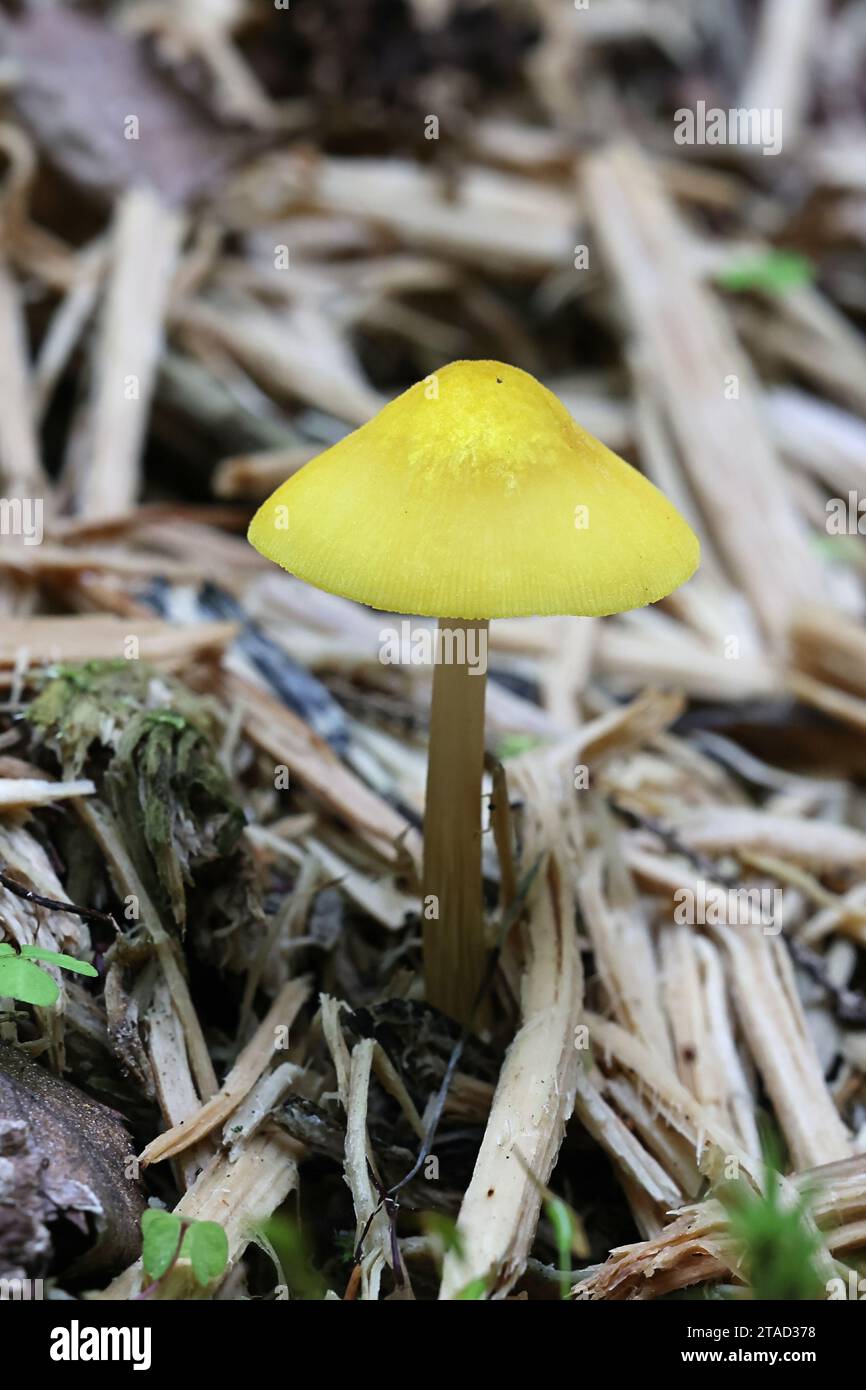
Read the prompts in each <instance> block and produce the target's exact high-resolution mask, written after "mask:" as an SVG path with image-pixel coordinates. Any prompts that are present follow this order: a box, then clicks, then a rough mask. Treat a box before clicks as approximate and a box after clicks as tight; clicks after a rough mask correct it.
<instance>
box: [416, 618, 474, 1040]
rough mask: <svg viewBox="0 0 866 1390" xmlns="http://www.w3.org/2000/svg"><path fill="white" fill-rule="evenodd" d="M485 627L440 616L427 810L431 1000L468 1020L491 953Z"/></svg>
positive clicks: (426, 913) (427, 931)
mask: <svg viewBox="0 0 866 1390" xmlns="http://www.w3.org/2000/svg"><path fill="white" fill-rule="evenodd" d="M487 628H488V624H487V622H486V621H477V622H476V621H472V622H467V621H463V620H458V619H444V618H443V619H441V620H440V623H439V636H440V642H439V652H438V660H437V664H436V666H435V669H434V675H433V704H432V709H431V714H430V751H429V760H428V767H427V805H426V811H425V816H424V896H423V901H422V914H423V920H424V976H425V980H426V991H427V999H428V1001H429V1002H430V1003H431V1004H435V1005H436V1007H437V1008H440V1009H442V1010H443V1012H444V1013H447V1014H449V1015H450V1016H451V1017H452V1018H454V1019H456V1020H457V1021H458V1022H459V1023H464V1024H465V1023H468V1022H469V1020H470V1014H471V1009H472V1003H473V1001H474V999H475V996H476V993H477V991H478V987H479V985H480V983H481V978H482V975H483V973H484V965H485V961H486V955H487V947H486V943H485V939H484V926H483V921H484V919H483V912H482V892H481V779H482V773H483V770H484V694H485V688H486V684H487V677H486V655H487ZM479 654H482V655H483V658H484V659H483V661H478V660H477V658H478V656H479ZM467 657H468V660H467V659H466V658H467ZM476 1021H477V1020H476Z"/></svg>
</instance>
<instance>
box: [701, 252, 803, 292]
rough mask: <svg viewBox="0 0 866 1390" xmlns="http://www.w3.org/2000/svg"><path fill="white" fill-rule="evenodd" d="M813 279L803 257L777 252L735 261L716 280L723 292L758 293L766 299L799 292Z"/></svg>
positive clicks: (794, 253) (792, 253) (763, 253)
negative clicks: (754, 291) (767, 295)
mask: <svg viewBox="0 0 866 1390" xmlns="http://www.w3.org/2000/svg"><path fill="white" fill-rule="evenodd" d="M814 278H815V271H814V267H813V265H812V262H811V261H810V260H809V259H808V258H807V257H806V256H800V255H798V254H797V253H796V252H793V251H776V250H770V251H766V252H762V253H760V254H758V255H755V256H750V257H745V258H744V259H743V260H740V261H735V262H734V264H733V265H731V266H728V267H727V268H726V269H725V270H722V271H721V272H720V273H719V274H718V275H717V276H716V280H717V281H718V283H719V284H720V285H721V286H722V288H723V289H726V290H731V291H733V292H734V293H743V292H747V291H749V290H757V291H759V292H760V293H761V294H769V295H784V294H787V293H788V291H789V290H796V289H801V288H802V287H803V286H804V285H809V284H811V283H812V281H813V279H814Z"/></svg>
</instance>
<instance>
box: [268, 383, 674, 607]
mask: <svg viewBox="0 0 866 1390" xmlns="http://www.w3.org/2000/svg"><path fill="white" fill-rule="evenodd" d="M249 539H250V541H251V542H252V544H253V545H254V546H255V547H256V549H257V550H259V551H261V553H262V554H263V555H266V556H267V557H268V559H270V560H275V561H276V562H277V564H279V565H282V566H283V568H284V569H287V570H291V572H292V573H293V574H296V575H298V576H299V577H300V578H301V579H305V580H307V581H308V582H309V583H310V584H314V585H315V586H316V587H317V588H319V589H326V590H327V591H328V592H330V593H334V594H342V595H343V596H344V597H346V598H353V599H357V600H358V601H359V602H360V603H366V604H369V605H370V606H371V607H373V608H381V609H385V610H387V611H389V612H395V613H417V614H423V615H427V616H431V617H443V618H507V617H517V616H520V615H528V614H533V613H575V614H586V615H591V614H594V615H601V614H604V613H619V612H622V611H623V610H625V609H627V608H640V607H641V606H642V605H643V604H646V603H654V602H655V601H656V600H657V599H660V598H663V597H664V595H665V594H669V593H670V592H671V591H672V590H673V589H676V588H677V587H678V586H679V585H680V584H682V583H684V582H685V580H686V579H688V578H689V576H690V575H691V574H693V573H694V571H695V570H696V568H697V565H698V560H699V546H698V540H697V537H696V536H695V535H694V533H693V532H692V530H691V529H690V527H689V526H687V524H686V523H685V521H683V519H682V517H681V516H680V515H679V513H678V512H677V510H676V508H675V507H673V506H672V505H671V503H670V502H669V501H668V500H667V498H666V497H664V496H663V495H662V493H660V492H659V491H658V489H657V488H655V487H653V485H652V483H649V482H647V480H646V479H645V478H644V477H642V475H641V474H640V473H638V472H637V471H636V470H635V469H634V468H632V467H631V466H630V465H629V464H627V463H625V462H624V461H623V459H621V458H619V457H618V456H617V455H616V454H613V453H611V451H610V450H609V449H606V448H605V446H604V445H603V444H601V443H599V441H598V440H597V439H594V438H593V437H592V435H590V434H587V433H586V431H585V430H582V429H581V428H580V426H579V425H577V424H575V422H574V420H572V418H571V416H570V415H569V413H568V411H567V410H566V409H565V407H564V406H563V405H561V404H560V402H559V401H558V400H557V399H556V397H555V396H554V395H553V394H552V393H551V392H550V391H548V390H547V388H546V387H544V386H542V385H541V384H540V383H539V382H538V381H536V380H535V379H534V377H531V376H529V375H528V374H527V373H526V372H522V371H520V370H519V369H518V368H516V367H508V366H505V365H504V364H503V363H500V362H452V364H451V365H450V366H448V367H443V368H442V370H441V371H439V372H436V373H435V375H434V376H432V377H429V378H427V379H426V380H425V381H422V382H419V383H418V384H417V385H416V386H412V387H410V389H409V390H408V391H406V392H404V393H403V395H402V396H398V397H397V399H396V400H394V401H392V402H391V403H390V404H389V405H386V406H385V407H384V409H383V410H381V411H380V412H379V414H378V415H377V416H376V417H375V419H373V420H370V421H369V423H368V424H366V425H362V426H361V428H360V429H358V430H355V431H354V433H353V434H350V435H348V436H347V437H346V438H345V439H343V440H341V441H340V443H339V444H335V445H334V447H333V448H332V449H328V450H326V451H325V453H323V454H320V455H319V456H318V458H315V459H313V460H312V461H311V462H310V463H308V464H306V465H305V467H303V468H302V469H301V470H300V471H299V472H298V473H296V474H295V475H294V476H293V477H291V478H289V480H288V481H287V482H285V483H283V485H282V487H280V488H278V489H277V491H276V492H275V493H274V494H273V496H272V497H270V498H269V499H268V501H267V502H265V503H263V505H262V506H261V507H260V508H259V510H258V512H257V513H256V515H255V517H254V518H253V521H252V524H251V526H250V529H249Z"/></svg>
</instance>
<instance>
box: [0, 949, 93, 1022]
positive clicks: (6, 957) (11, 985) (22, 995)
mask: <svg viewBox="0 0 866 1390" xmlns="http://www.w3.org/2000/svg"><path fill="white" fill-rule="evenodd" d="M37 960H38V961H44V963H45V964H46V965H56V966H58V967H59V969H61V970H73V971H74V972H75V974H76V975H90V976H92V977H95V976H97V975H98V974H99V971H98V970H96V969H94V967H93V966H92V965H90V964H88V962H87V961H84V960H77V959H76V958H75V956H64V955H62V954H61V953H60V952H59V951H43V949H42V947H41V946H22V947H21V950H20V951H16V949H15V947H14V946H11V945H10V944H9V942H8V941H3V942H0V997H2V996H4V995H6V996H8V997H9V998H11V999H17V1000H19V1001H20V1002H21V1003H22V1004H38V1005H39V1006H40V1007H41V1008H48V1007H49V1005H51V1004H54V1003H55V1002H56V1000H57V999H58V997H59V995H60V989H59V987H58V985H57V982H56V981H55V980H52V978H51V976H50V975H47V974H46V973H45V971H44V970H42V969H41V968H40V967H39V966H38V965H34V964H33V961H37Z"/></svg>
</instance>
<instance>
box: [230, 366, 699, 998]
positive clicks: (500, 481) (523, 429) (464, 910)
mask: <svg viewBox="0 0 866 1390" xmlns="http://www.w3.org/2000/svg"><path fill="white" fill-rule="evenodd" d="M249 539H250V541H251V542H252V544H253V545H254V546H255V547H256V549H258V550H259V551H261V553H262V554H263V555H265V556H267V557H268V558H269V559H271V560H275V561H276V563H277V564H279V565H282V566H283V568H284V569H287V570H291V572H292V573H293V574H295V575H298V576H299V577H300V578H301V579H305V580H307V581H308V582H309V583H311V584H314V585H315V586H316V587H317V588H319V589H325V590H327V591H328V592H330V593H334V594H342V595H343V596H344V597H346V598H352V599H355V600H357V601H358V602H359V603H365V604H369V605H370V606H371V607H374V608H378V609H383V610H385V611H388V612H395V613H406V614H419V615H426V616H431V617H436V618H438V619H439V620H440V631H441V632H442V633H443V643H442V649H441V650H442V653H443V654H444V659H442V660H440V661H439V662H438V663H437V665H436V668H435V672H434V682H433V707H432V713H431V729H430V752H429V763H428V782H427V809H426V815H425V823H424V841H425V850H424V897H425V901H426V900H428V899H433V900H435V902H436V904H438V917H432V918H431V919H430V920H425V928H424V969H425V978H426V987H427V997H428V999H430V1000H431V1002H433V1003H435V1004H437V1005H438V1006H439V1007H440V1008H442V1009H444V1010H445V1011H446V1012H448V1013H451V1014H452V1015H453V1016H454V1017H455V1018H458V1019H460V1020H461V1021H462V1022H467V1021H468V1019H469V1016H470V1012H471V1006H472V1001H473V999H474V997H475V993H476V991H477V988H478V984H479V981H480V979H481V975H482V972H483V968H484V961H485V954H486V946H485V940H484V933H483V921H482V907H481V778H482V763H483V732H484V686H485V679H484V675H483V674H480V673H479V672H478V666H477V663H476V665H475V666H474V668H473V665H472V663H471V662H470V661H469V660H467V659H466V657H465V653H466V652H468V653H470V654H471V653H472V652H473V651H477V648H476V647H475V646H474V645H473V644H477V642H478V641H479V639H480V638H483V636H484V635H485V634H486V630H487V623H488V620H489V619H490V618H504V617H517V616H522V615H529V614H546V613H560V614H563V613H568V614H580V615H584V616H589V615H596V616H599V615H602V614H608V613H619V612H622V611H624V610H625V609H629V608H639V607H641V606H643V605H644V604H647V603H654V602H655V601H656V600H657V599H660V598H663V597H664V596H665V595H666V594H669V593H671V591H672V590H673V589H676V588H677V587H678V586H679V585H680V584H682V583H684V582H685V580H687V579H688V578H689V576H690V575H692V574H693V573H694V571H695V569H696V568H697V565H698V561H699V546H698V540H697V537H696V536H695V535H694V533H693V532H692V530H691V529H690V527H689V526H688V525H687V524H686V522H685V521H684V520H683V518H682V517H681V516H680V515H679V513H678V512H677V510H676V508H675V507H674V506H673V505H672V504H671V503H670V502H669V501H668V500H667V498H666V497H664V496H663V494H662V493H660V492H659V491H658V489H657V488H655V487H654V486H653V485H652V484H651V483H650V482H648V481H647V479H646V478H644V477H643V476H642V475H641V474H640V473H638V472H637V471H636V470H635V469H634V468H632V467H631V466H630V465H629V464H627V463H625V462H624V460H623V459H621V458H619V457H618V456H617V455H616V454H614V453H611V451H610V450H609V449H607V448H605V446H604V445H603V444H601V443H600V442H599V441H598V440H597V439H595V438H593V436H592V435H590V434H587V432H586V431H585V430H583V429H581V427H580V426H579V425H578V424H576V423H575V421H574V420H573V419H572V418H571V416H570V415H569V413H568V411H567V410H566V409H565V407H564V406H563V405H562V404H561V403H560V402H559V401H558V400H557V398H556V397H555V396H554V395H553V394H552V392H550V391H548V390H547V388H546V387H544V386H542V385H541V384H540V383H539V382H538V381H536V380H535V379H534V378H533V377H531V376H529V375H528V373H526V372H523V371H520V370H519V369H518V368H516V367H509V366H507V365H505V364H504V363H501V362H453V363H451V365H450V366H448V367H443V368H442V369H441V371H438V372H436V373H435V374H434V375H433V376H431V377H428V378H427V379H426V380H425V381H422V382H419V383H418V384H417V385H415V386H412V387H411V388H410V389H409V390H408V391H406V392H404V393H403V395H401V396H399V397H397V399H396V400H394V401H392V402H391V403H390V404H389V405H386V406H385V407H384V409H382V410H381V411H380V412H379V414H378V415H377V416H376V417H375V418H374V419H373V420H371V421H369V423H368V424H366V425H363V426H362V427H361V428H360V429H358V430H355V431H354V433H352V434H350V435H348V436H347V437H346V438H345V439H343V440H341V441H340V443H339V444H336V445H334V447H333V448H331V449H327V450H326V451H325V452H324V453H323V454H320V455H319V456H318V457H317V458H315V459H313V460H312V461H311V462H310V463H308V464H306V465H305V466H304V467H303V468H301V469H300V471H299V472H297V473H296V474H294V476H293V477H291V478H289V480H288V481H287V482H285V483H284V484H283V485H282V487H280V488H278V489H277V491H276V492H275V493H274V494H273V496H272V497H270V498H269V499H268V500H267V501H266V502H265V503H264V504H263V505H262V506H261V508H260V509H259V511H258V512H257V513H256V515H255V517H254V518H253V521H252V524H251V526H250V529H249ZM446 633H447V640H444V638H445V635H446ZM461 635H462V640H460V639H461Z"/></svg>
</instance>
